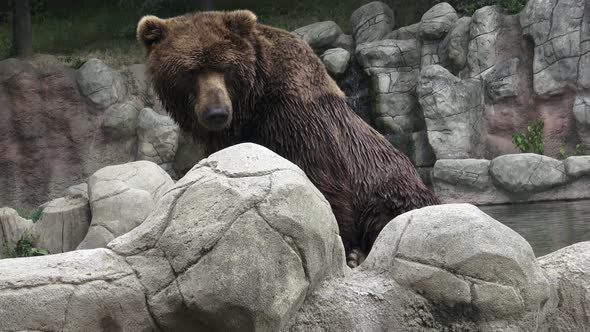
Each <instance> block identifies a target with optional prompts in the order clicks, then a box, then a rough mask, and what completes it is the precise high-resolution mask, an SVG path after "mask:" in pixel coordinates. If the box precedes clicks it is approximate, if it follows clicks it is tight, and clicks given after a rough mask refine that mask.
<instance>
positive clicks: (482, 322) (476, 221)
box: [363, 204, 549, 331]
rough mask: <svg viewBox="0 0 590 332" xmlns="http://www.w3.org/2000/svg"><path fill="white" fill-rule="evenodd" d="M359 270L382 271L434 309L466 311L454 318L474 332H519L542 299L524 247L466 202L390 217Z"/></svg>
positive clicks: (539, 275)
mask: <svg viewBox="0 0 590 332" xmlns="http://www.w3.org/2000/svg"><path fill="white" fill-rule="evenodd" d="M363 266H364V267H366V268H367V269H373V270H377V271H383V273H386V274H388V275H390V276H391V277H392V278H393V279H394V280H395V281H396V282H398V283H399V284H400V285H402V286H405V287H408V288H409V289H412V290H414V291H415V292H417V293H419V294H422V296H424V297H425V298H427V299H428V300H430V301H431V302H432V303H436V305H438V306H440V307H441V308H442V307H447V308H457V307H464V308H467V307H470V308H473V309H474V311H469V310H465V311H463V310H462V311H463V313H462V314H463V315H465V316H467V317H465V318H464V319H466V320H472V321H473V322H475V323H476V324H477V325H476V326H477V328H478V330H504V331H505V330H511V331H516V330H525V331H526V330H528V329H529V328H530V326H528V324H533V323H536V322H537V321H538V319H539V318H540V315H541V313H542V312H541V310H540V308H541V307H542V306H543V305H544V303H545V302H546V301H547V299H548V298H549V285H548V282H547V280H546V279H545V277H544V275H543V272H542V271H541V269H540V268H539V265H538V264H537V262H536V260H535V255H534V253H533V250H532V249H531V247H530V245H529V244H528V243H527V242H526V241H525V240H524V239H523V238H522V237H521V236H520V235H518V234H517V233H516V232H515V231H513V230H512V229H510V228H508V227H507V226H504V225H503V224H501V223H499V222H498V221H496V220H494V219H492V218H491V217H489V216H488V215H486V214H485V213H483V212H481V211H480V210H479V209H478V208H477V207H475V206H472V205H468V204H448V205H441V206H432V207H426V208H422V209H418V210H414V211H411V212H409V213H405V214H403V215H401V216H399V217H397V218H396V219H395V220H394V221H393V222H391V223H389V224H388V225H387V226H386V227H385V229H384V230H383V231H382V233H381V234H380V236H379V238H378V239H377V241H376V243H375V246H374V247H373V249H372V250H371V253H370V254H369V256H368V257H367V260H366V261H365V263H364V264H363ZM470 316H471V317H470Z"/></svg>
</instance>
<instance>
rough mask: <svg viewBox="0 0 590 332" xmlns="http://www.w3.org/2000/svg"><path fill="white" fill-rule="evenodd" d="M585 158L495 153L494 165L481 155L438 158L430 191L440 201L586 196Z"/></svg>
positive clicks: (589, 195)
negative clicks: (561, 159) (432, 186)
mask: <svg viewBox="0 0 590 332" xmlns="http://www.w3.org/2000/svg"><path fill="white" fill-rule="evenodd" d="M589 159H590V158H588V157H586V156H582V157H569V158H567V159H566V160H565V161H564V162H563V163H562V162H560V161H558V160H555V159H551V158H548V157H545V156H539V155H531V156H529V155H526V154H517V155H504V156H501V157H498V158H496V159H494V160H493V162H494V165H493V163H492V161H489V160H485V159H440V160H437V161H436V164H435V165H434V171H433V183H434V191H435V193H436V195H437V197H438V198H439V199H440V200H441V201H442V202H444V203H457V202H469V203H473V204H506V203H524V202H539V201H550V200H551V201H555V200H581V199H590V191H589V190H588V188H589V186H590V176H589V175H590V160H589ZM498 160H499V161H500V163H498ZM492 165H493V166H494V167H493V168H492ZM564 166H565V167H564ZM498 179H499V180H498Z"/></svg>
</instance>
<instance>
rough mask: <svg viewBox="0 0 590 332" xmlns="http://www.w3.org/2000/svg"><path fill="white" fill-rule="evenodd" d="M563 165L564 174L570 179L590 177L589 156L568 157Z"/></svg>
mask: <svg viewBox="0 0 590 332" xmlns="http://www.w3.org/2000/svg"><path fill="white" fill-rule="evenodd" d="M563 165H564V166H565V173H566V174H567V175H568V176H569V177H571V178H577V177H580V176H586V175H590V156H575V157H568V158H566V159H565V160H564V161H563Z"/></svg>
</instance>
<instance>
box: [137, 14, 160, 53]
mask: <svg viewBox="0 0 590 332" xmlns="http://www.w3.org/2000/svg"><path fill="white" fill-rule="evenodd" d="M165 32H166V22H165V21H164V20H163V19H161V18H159V17H156V16H152V15H148V16H144V17H143V18H142V19H141V20H140V21H139V23H138V24H137V40H139V41H140V42H141V43H142V44H143V46H145V47H146V48H147V47H150V46H152V45H154V44H156V43H158V42H160V41H161V40H162V39H163V38H164V33H165Z"/></svg>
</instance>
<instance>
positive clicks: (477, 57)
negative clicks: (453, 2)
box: [467, 6, 501, 77]
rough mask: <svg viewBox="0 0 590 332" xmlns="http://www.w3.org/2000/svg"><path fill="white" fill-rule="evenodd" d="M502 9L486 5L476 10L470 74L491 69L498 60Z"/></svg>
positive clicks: (478, 73) (477, 73)
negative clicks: (497, 52)
mask: <svg viewBox="0 0 590 332" xmlns="http://www.w3.org/2000/svg"><path fill="white" fill-rule="evenodd" d="M500 17H501V9H500V7H498V6H486V7H483V8H480V9H478V10H476V11H475V13H474V14H473V16H472V19H471V25H470V30H469V38H470V41H469V56H468V57H467V64H468V66H469V72H470V73H469V76H470V77H475V76H477V75H480V74H482V73H483V72H485V71H486V70H488V69H490V68H491V67H492V66H493V65H494V63H495V62H496V39H497V38H498V33H499V31H498V30H499V29H498V26H499V25H500Z"/></svg>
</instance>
